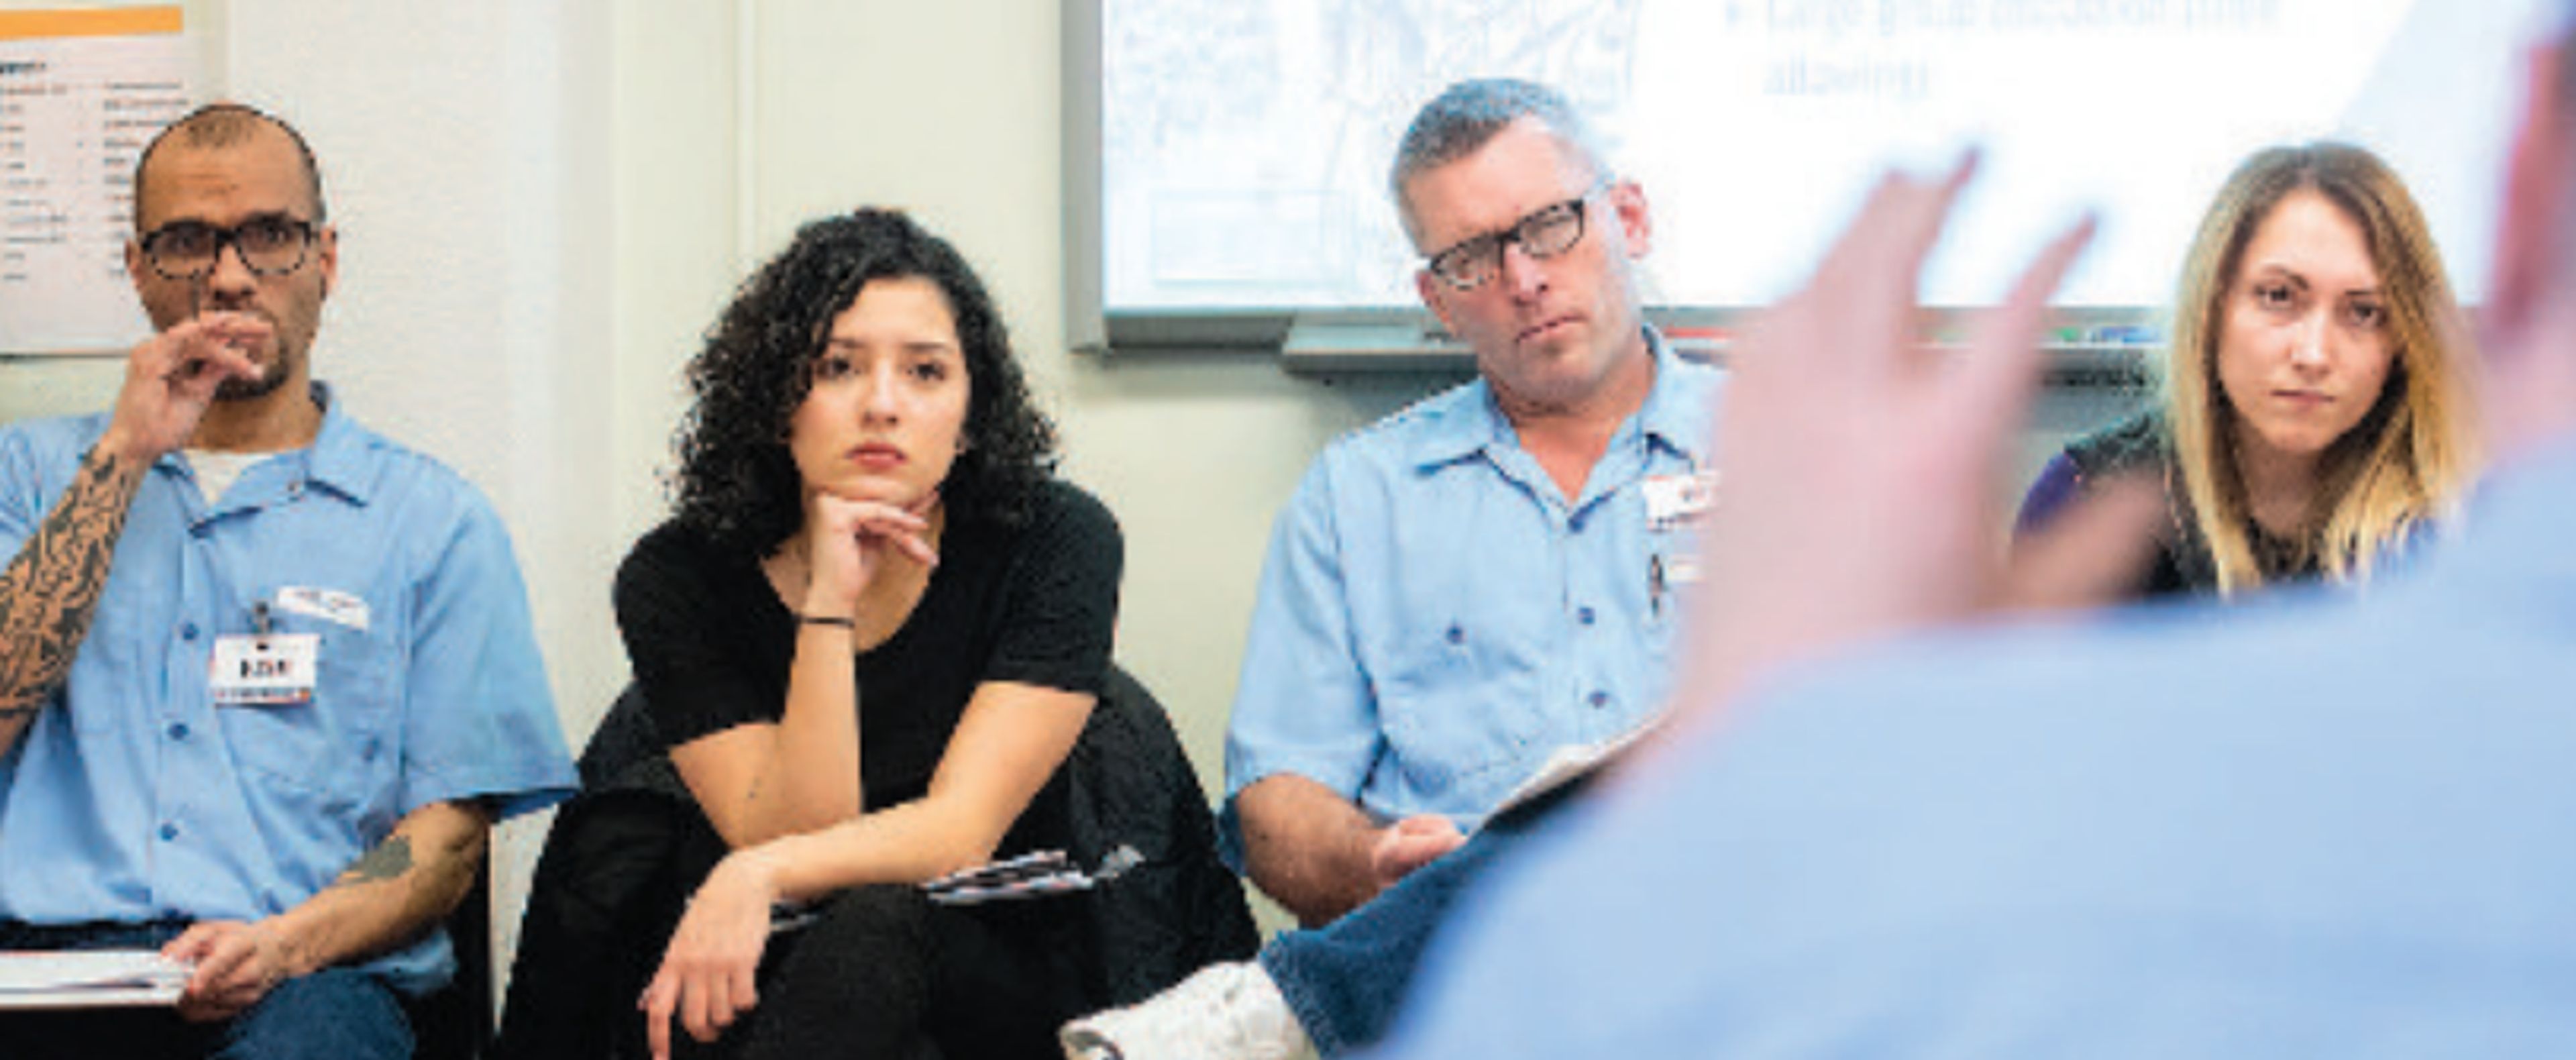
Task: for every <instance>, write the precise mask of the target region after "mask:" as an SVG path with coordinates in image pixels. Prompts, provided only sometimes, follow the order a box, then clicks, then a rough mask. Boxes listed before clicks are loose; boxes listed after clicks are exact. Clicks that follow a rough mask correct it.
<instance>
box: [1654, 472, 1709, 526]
mask: <svg viewBox="0 0 2576 1060" xmlns="http://www.w3.org/2000/svg"><path fill="white" fill-rule="evenodd" d="M1640 490H1641V491H1642V492H1643V493H1644V495H1645V498H1646V528H1647V529H1649V530H1656V531H1665V530H1678V529H1681V528H1683V527H1688V526H1696V525H1698V524H1699V522H1700V519H1701V517H1702V516H1705V515H1707V514H1708V510H1709V508H1710V507H1712V506H1714V505H1715V504H1716V503H1717V472H1715V471H1694V472H1691V473H1690V474H1687V475H1648V476H1646V481H1645V483H1644V485H1643V486H1641V487H1640Z"/></svg>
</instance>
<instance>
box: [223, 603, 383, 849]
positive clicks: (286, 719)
mask: <svg viewBox="0 0 2576 1060" xmlns="http://www.w3.org/2000/svg"><path fill="white" fill-rule="evenodd" d="M275 631H276V632H277V633H280V634H289V635H293V634H309V635H312V636H314V637H315V638H317V640H318V642H319V646H318V648H317V656H316V659H315V662H314V671H315V678H316V679H315V681H314V685H313V689H312V695H311V697H309V698H307V699H305V700H303V701H301V702H293V703H261V704H241V705H233V706H223V707H218V708H216V713H217V715H218V716H219V717H220V718H221V719H222V722H223V728H224V738H225V741H226V742H227V743H228V744H229V745H230V747H231V749H232V754H233V760H234V761H235V762H236V763H238V764H239V765H240V766H241V767H242V772H243V774H244V779H245V780H246V781H247V782H249V783H252V784H255V785H258V786H259V787H261V788H262V789H263V790H264V791H266V792H268V793H269V794H271V795H272V796H273V797H276V798H279V799H281V800H285V801H290V802H295V803H299V804H305V805H309V806H310V807H311V808H312V809H313V810H316V811H319V812H321V813H322V814H324V815H326V816H329V817H332V818H339V819H344V820H345V819H349V818H353V817H355V816H358V815H360V814H361V813H363V812H365V811H367V810H368V809H370V808H371V807H373V806H374V804H376V803H378V802H380V801H382V800H383V799H385V798H386V797H388V796H389V795H390V793H391V789H392V784H391V783H390V781H391V779H392V777H393V769H394V764H395V762H396V760H397V759H398V758H399V752H400V748H399V746H398V742H397V737H398V735H399V730H398V727H397V725H396V724H395V720H396V718H397V716H398V708H399V704H400V694H401V690H402V683H401V673H402V670H403V668H404V663H405V660H404V659H403V658H402V652H401V651H400V649H399V647H398V646H396V645H395V644H393V643H392V641H391V640H390V638H388V637H386V636H385V634H384V633H383V632H382V631H381V630H380V629H379V630H376V631H370V630H361V629H357V628H354V627H351V626H346V625H341V624H338V623H334V622H330V621H326V620H317V619H311V618H306V617H303V616H282V617H280V618H279V619H278V620H277V622H276V625H275Z"/></svg>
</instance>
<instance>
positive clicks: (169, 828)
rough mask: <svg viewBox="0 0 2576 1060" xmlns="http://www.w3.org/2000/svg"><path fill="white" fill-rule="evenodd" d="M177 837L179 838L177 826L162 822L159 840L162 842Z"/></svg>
mask: <svg viewBox="0 0 2576 1060" xmlns="http://www.w3.org/2000/svg"><path fill="white" fill-rule="evenodd" d="M177 838H179V826H178V825H175V824H170V823H168V822H163V823H162V825H161V840H162V841H163V842H168V841H170V840H173V839H177Z"/></svg>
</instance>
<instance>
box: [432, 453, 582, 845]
mask: <svg viewBox="0 0 2576 1060" xmlns="http://www.w3.org/2000/svg"><path fill="white" fill-rule="evenodd" d="M412 606H413V608H414V609H415V610H414V619H413V623H412V634H413V636H412V643H411V645H410V652H409V656H408V658H409V668H408V670H407V671H406V673H405V676H404V681H405V684H406V688H405V689H404V696H403V703H404V711H403V721H402V724H403V729H404V739H403V747H404V751H403V774H402V781H401V790H400V792H399V793H398V796H397V798H398V801H397V805H398V806H399V807H400V812H402V813H406V814H408V813H410V812H411V811H413V810H415V809H418V808H420V807H422V806H425V805H428V804H430V803H433V802H444V801H450V800H455V799H462V798H473V797H490V798H493V799H495V800H497V807H498V812H499V815H500V816H501V817H502V818H505V819H506V818H508V817H511V816H515V815H517V814H520V813H525V812H528V811H530V810H537V809H542V808H544V807H546V806H548V805H551V804H553V803H555V802H557V801H559V800H561V799H562V798H564V797H565V796H567V795H570V794H571V793H572V789H573V787H574V786H575V783H576V782H575V781H574V779H573V772H572V762H571V759H570V757H569V756H568V755H567V754H565V751H564V739H563V728H562V725H561V723H560V722H559V721H558V720H557V718H556V715H555V708H554V695H553V693H552V692H551V691H550V689H549V687H548V685H547V683H546V671H545V664H544V661H543V660H542V659H541V658H540V657H539V656H538V654H537V640H536V631H535V627H534V623H533V621H532V620H531V619H530V617H529V612H528V592H527V587H526V586H525V585H524V584H523V583H522V582H521V580H520V577H519V564H518V561H517V559H516V558H515V557H514V556H513V555H512V553H511V549H510V539H509V535H508V533H507V532H506V531H504V530H503V529H502V527H501V521H500V518H499V517H498V516H496V515H494V514H493V512H492V510H491V508H490V506H488V505H486V504H484V503H483V502H482V498H481V497H479V496H470V497H468V498H467V503H466V504H465V505H464V510H463V512H462V513H461V514H460V515H459V517H458V519H457V520H456V522H455V524H454V528H453V530H452V531H451V532H450V534H449V535H448V537H447V540H446V542H445V544H444V547H443V548H442V549H441V550H440V551H439V553H438V554H437V556H436V557H435V561H434V563H433V565H432V567H431V569H430V570H429V571H428V573H427V575H426V576H425V577H424V578H423V579H422V581H421V582H420V583H419V584H418V585H417V586H416V587H415V598H414V600H413V602H412Z"/></svg>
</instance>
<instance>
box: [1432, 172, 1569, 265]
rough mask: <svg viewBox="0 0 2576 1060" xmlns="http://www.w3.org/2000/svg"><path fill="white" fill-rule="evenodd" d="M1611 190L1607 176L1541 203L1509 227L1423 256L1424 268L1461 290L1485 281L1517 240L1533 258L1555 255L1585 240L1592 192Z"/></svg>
mask: <svg viewBox="0 0 2576 1060" xmlns="http://www.w3.org/2000/svg"><path fill="white" fill-rule="evenodd" d="M1608 190H1610V182H1609V181H1607V180H1604V181H1602V182H1600V183H1598V184H1595V185H1593V186H1592V190H1590V191H1586V192H1584V193H1583V194H1581V195H1577V196H1575V197H1573V198H1571V199H1567V200H1565V201H1564V202H1560V203H1556V204H1554V205H1550V206H1544V207H1540V208H1539V209H1538V210H1537V211H1536V212H1534V213H1532V214H1530V215H1529V216H1527V217H1524V218H1521V219H1520V220H1519V221H1517V222H1514V223H1513V225H1512V226H1511V227H1510V228H1506V229H1504V230H1502V231H1500V232H1487V233H1485V234H1484V235H1481V236H1476V237H1474V238H1471V239H1467V240H1463V241H1461V242H1458V243H1455V244H1452V245H1451V246H1450V247H1449V249H1447V250H1443V251H1441V252H1439V253H1437V254H1433V255H1431V256H1430V257H1429V258H1426V259H1424V261H1423V268H1426V269H1429V270H1431V275H1433V276H1437V277H1439V278H1440V282H1442V283H1445V284H1448V285H1449V286H1451V287H1454V288H1456V289H1458V290H1461V291H1472V290H1475V289H1476V288H1478V287H1482V286H1484V285H1485V281H1487V280H1491V279H1493V278H1494V276H1495V274H1497V273H1499V272H1501V271H1502V268H1503V248H1504V247H1505V246H1508V245H1510V244H1513V243H1518V244H1520V246H1521V250H1522V251H1523V252H1525V253H1527V254H1528V255H1529V256H1531V257H1533V258H1552V257H1555V256H1557V255H1559V254H1563V253H1565V252H1566V251H1568V250H1570V249H1573V247H1574V245H1575V244H1577V243H1580V242H1582V241H1583V218H1584V214H1585V213H1587V212H1588V211H1586V210H1585V209H1584V205H1585V204H1586V203H1589V202H1591V201H1592V198H1593V196H1596V195H1599V194H1601V193H1602V192H1604V191H1608Z"/></svg>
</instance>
